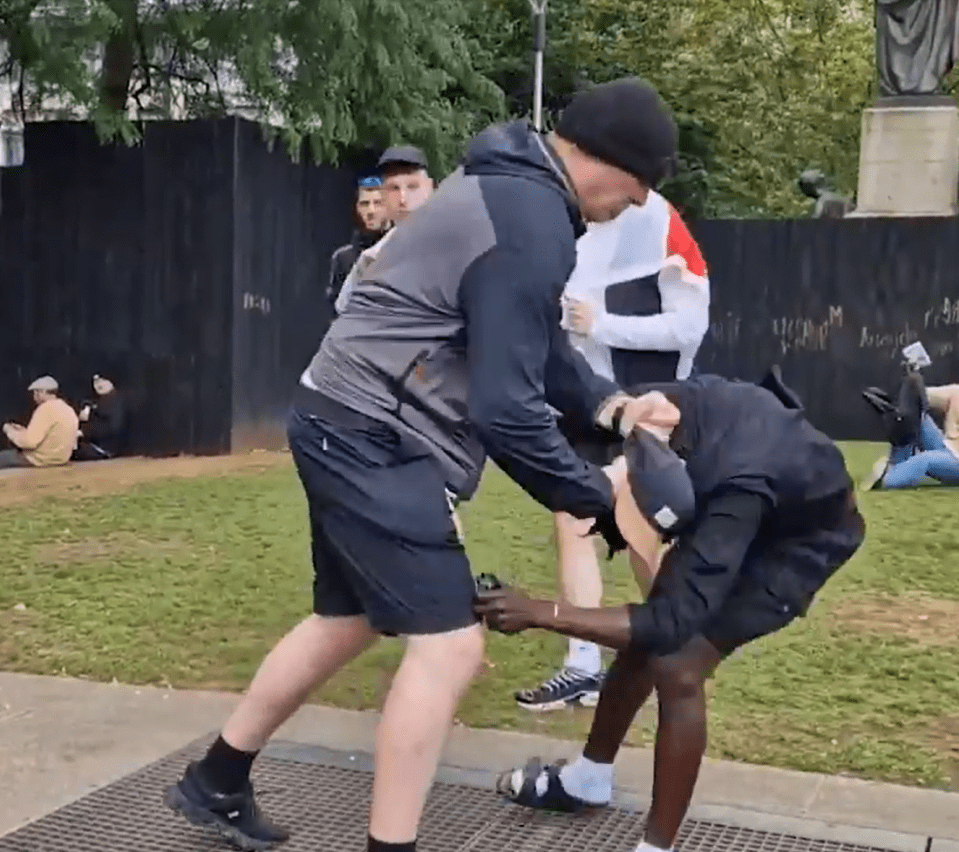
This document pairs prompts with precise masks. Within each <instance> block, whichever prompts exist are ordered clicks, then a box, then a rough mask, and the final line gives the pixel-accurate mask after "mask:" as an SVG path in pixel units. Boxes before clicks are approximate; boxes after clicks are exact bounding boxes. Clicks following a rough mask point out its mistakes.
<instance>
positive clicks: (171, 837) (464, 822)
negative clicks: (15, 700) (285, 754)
mask: <svg viewBox="0 0 959 852" xmlns="http://www.w3.org/2000/svg"><path fill="white" fill-rule="evenodd" d="M203 750H204V743H203V742H200V743H196V744H193V745H191V746H188V747H187V748H185V749H183V750H181V751H178V752H174V753H173V754H171V755H169V756H167V757H165V758H163V759H162V760H160V761H158V762H157V763H154V764H151V765H150V766H147V767H145V768H144V769H141V770H139V771H138V772H135V773H133V774H132V775H129V776H127V777H125V778H122V779H120V780H119V781H117V782H115V783H114V784H111V785H110V786H108V787H104V788H103V789H101V790H98V791H96V792H94V793H91V794H90V795H88V796H85V797H84V798H82V799H80V800H79V801H76V802H74V803H72V804H70V805H67V806H66V807H64V808H61V809H60V810H58V811H55V812H54V813H52V814H50V815H49V816H46V817H44V818H42V819H40V820H37V821H36V822H34V823H31V824H30V825H27V826H25V827H23V828H21V829H18V830H16V831H14V832H13V833H11V834H8V835H6V836H5V837H0V852H127V850H131V849H145V850H150V852H225V850H227V849H228V848H229V847H228V846H227V845H226V844H225V843H224V842H223V841H222V840H220V839H219V838H218V837H216V836H213V835H211V834H209V833H207V832H204V831H202V830H200V829H196V828H193V827H192V826H190V825H189V824H187V823H186V822H185V821H184V820H183V819H182V818H180V817H178V816H175V815H174V814H172V813H170V812H169V811H168V810H167V809H166V808H165V807H164V806H163V804H162V801H161V796H162V791H163V790H164V789H165V787H166V786H167V785H168V784H170V783H171V782H172V781H174V780H175V779H176V778H177V776H178V775H179V773H180V772H181V771H182V768H183V766H184V765H185V763H186V762H187V761H188V760H192V759H194V758H196V757H198V756H199V755H200V754H202V753H203ZM365 762H366V761H362V762H361V763H360V764H354V766H356V767H359V766H361V765H362V764H363V763H365ZM371 780H372V777H371V775H370V773H369V772H368V771H365V770H364V769H362V768H350V767H349V765H346V766H343V765H331V764H326V763H318V762H315V761H314V762H304V761H298V760H295V759H289V758H277V757H273V756H267V755H264V756H262V757H261V758H260V760H259V761H258V762H257V769H256V771H255V775H254V783H255V785H256V787H257V790H258V797H259V800H260V802H261V804H262V806H263V808H264V810H266V812H267V813H269V814H270V815H271V816H272V817H274V818H275V819H276V820H277V821H278V822H280V823H281V824H283V825H285V826H286V827H288V828H289V829H290V830H291V831H292V833H293V836H292V838H291V839H290V841H289V842H287V843H285V844H283V845H282V846H281V847H278V848H279V849H282V850H283V852H316V850H324V852H362V850H364V849H365V848H366V819H367V811H368V808H369V798H370V787H371ZM641 833H642V815H641V814H640V813H637V812H634V811H629V810H625V809H620V808H608V809H606V810H604V811H601V812H598V813H596V814H594V815H590V816H578V817H571V816H566V815H560V814H544V813H537V812H535V811H530V810H527V809H525V808H520V807H516V806H513V805H509V804H506V803H504V802H502V801H501V800H499V799H498V798H497V797H496V796H495V795H494V794H493V793H492V792H491V791H490V790H486V789H482V788H479V787H477V786H475V785H472V784H468V785H464V784H453V783H444V782H440V783H437V784H436V785H434V788H433V792H432V794H431V796H430V799H429V801H428V803H427V807H426V813H425V815H424V820H423V827H422V830H421V833H420V840H419V843H418V847H419V848H420V849H421V850H423V852H467V850H469V852H557V850H566V849H575V850H577V852H631V850H633V849H635V847H636V845H637V844H638V843H639V840H640V837H641ZM677 848H678V850H680V852H886V850H882V849H878V848H876V847H867V846H856V845H852V844H847V843H838V842H834V841H823V840H811V839H808V838H802V837H799V836H794V835H789V834H773V833H769V832H762V831H754V830H750V829H746V828H739V827H736V826H730V825H723V824H719V823H714V822H695V821H690V822H688V823H687V824H686V826H685V827H684V829H683V832H682V834H681V836H680V839H679V842H678V844H677Z"/></svg>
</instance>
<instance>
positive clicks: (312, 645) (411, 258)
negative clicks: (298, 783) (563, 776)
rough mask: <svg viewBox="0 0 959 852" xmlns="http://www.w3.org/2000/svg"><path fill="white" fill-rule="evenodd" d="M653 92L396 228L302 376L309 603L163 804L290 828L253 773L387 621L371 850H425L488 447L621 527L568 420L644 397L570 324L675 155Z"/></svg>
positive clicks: (569, 130)
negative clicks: (567, 331)
mask: <svg viewBox="0 0 959 852" xmlns="http://www.w3.org/2000/svg"><path fill="white" fill-rule="evenodd" d="M676 139H677V134H676V125H675V123H674V121H673V119H672V117H671V116H670V114H669V112H668V110H667V109H666V107H665V104H663V102H662V101H661V99H660V98H659V96H658V95H657V94H656V92H655V91H654V90H652V89H651V88H650V87H648V86H646V85H645V84H642V83H640V82H639V81H636V80H619V81H615V82H612V83H607V84H603V85H600V86H597V87H595V88H593V89H591V90H589V91H586V92H584V93H582V94H580V95H579V96H578V97H577V98H576V99H575V100H574V101H573V102H572V103H571V104H570V106H569V107H568V108H567V109H566V111H565V112H564V114H563V116H562V119H561V121H560V122H559V125H558V127H557V130H556V132H555V133H554V134H550V135H549V136H548V137H543V136H542V135H540V134H538V133H537V132H536V131H535V130H533V128H532V127H531V126H530V125H529V123H528V122H515V123H511V124H507V125H504V126H496V127H492V128H490V129H488V130H487V131H485V132H484V133H482V134H480V136H479V137H477V138H476V139H475V140H474V141H473V142H472V144H471V145H470V147H469V150H468V152H467V154H466V156H465V158H464V160H463V163H462V165H461V166H460V168H458V169H457V171H456V172H455V173H454V174H453V175H451V176H450V177H449V178H448V179H447V180H445V181H444V182H443V184H442V185H441V186H440V187H439V188H438V189H437V191H436V192H435V194H434V195H433V196H432V197H431V198H430V199H429V200H428V201H427V202H426V203H425V204H424V205H423V206H422V207H421V208H420V209H419V210H418V211H417V212H416V213H415V214H414V215H412V216H410V217H409V218H407V219H406V220H404V222H403V223H402V225H401V226H399V227H397V228H396V229H394V231H392V234H391V236H390V238H389V239H388V240H387V241H386V242H385V243H383V244H382V246H381V248H380V250H379V251H378V253H377V256H376V259H375V260H373V262H372V263H370V264H369V266H368V267H367V268H366V269H365V270H364V272H363V275H362V278H361V279H360V280H358V281H357V283H356V286H355V289H354V290H353V292H352V293H351V295H350V296H349V299H348V301H347V302H346V304H345V305H344V309H343V311H342V313H341V314H340V316H339V317H338V318H337V319H336V320H335V321H334V322H333V324H332V326H331V327H330V330H329V332H328V333H327V335H326V337H325V338H324V339H323V343H322V345H321V347H320V350H319V352H318V353H317V355H316V356H315V357H314V359H313V361H312V362H311V364H310V365H309V367H308V368H307V369H306V371H305V372H304V373H303V376H302V378H301V387H300V388H299V394H298V397H297V399H296V402H295V405H294V409H293V412H292V414H291V417H290V421H289V429H288V433H289V441H290V448H291V450H292V453H293V459H294V461H295V463H296V468H297V472H298V473H299V476H300V480H301V482H302V484H303V487H304V490H305V492H306V497H307V505H308V508H309V517H310V526H311V532H312V544H313V568H314V582H313V614H312V615H310V616H309V617H307V618H306V619H305V620H304V621H302V622H301V623H300V624H299V625H298V626H297V627H295V628H294V629H293V630H292V631H291V632H290V633H289V634H288V635H287V636H286V637H285V638H284V639H282V640H281V641H280V643H279V644H278V645H277V646H276V648H274V649H273V651H272V652H271V653H270V654H269V656H268V657H267V658H266V660H264V662H263V664H262V665H261V667H260V670H259V671H258V672H257V674H256V677H255V678H254V680H253V683H252V684H251V685H250V687H249V690H248V691H247V693H246V695H245V697H244V698H243V700H242V702H241V703H240V705H239V706H238V707H237V709H236V711H235V712H234V713H233V715H232V716H231V717H230V719H229V720H228V721H227V723H226V725H225V726H224V728H223V729H222V732H221V734H220V736H219V737H218V739H217V740H216V741H215V742H214V744H213V745H212V746H211V747H210V749H209V751H208V753H207V754H206V756H205V757H204V758H203V759H202V760H200V761H198V762H197V763H194V764H191V765H190V766H189V767H188V768H187V770H186V772H185V774H184V776H183V778H182V779H181V780H180V781H179V782H178V783H177V784H176V785H174V786H173V787H171V788H170V789H169V790H168V791H167V799H166V800H167V803H168V805H169V806H170V807H172V808H174V809H175V810H177V811H179V812H180V813H182V814H183V815H184V816H186V817H187V819H189V820H190V821H192V822H194V823H197V824H201V825H210V826H212V827H214V828H216V829H217V830H219V831H220V832H221V833H222V834H223V835H224V836H225V837H227V838H228V839H230V840H232V841H233V842H234V843H236V844H237V845H239V846H240V847H241V848H244V849H263V848H267V847H269V845H270V844H272V843H274V842H277V841H280V840H283V839H284V838H285V837H286V836H287V833H286V831H285V830H283V829H281V828H279V827H277V826H276V825H274V824H273V823H272V822H271V821H270V820H268V819H267V818H266V817H265V816H264V815H263V814H261V813H260V811H259V809H258V807H257V805H256V803H255V799H254V795H253V788H252V786H251V784H250V768H251V765H252V764H253V761H254V760H255V758H256V755H257V753H258V751H259V750H260V749H261V748H262V747H263V745H264V744H265V743H266V741H267V739H268V738H269V737H270V736H271V735H272V734H273V732H274V731H275V730H276V729H277V728H278V727H279V726H280V725H281V724H282V723H283V722H284V721H285V720H286V719H287V718H288V717H289V716H290V715H291V714H292V713H293V712H294V711H295V710H296V709H297V708H298V707H299V706H300V704H301V703H302V702H303V701H304V700H305V699H306V697H307V696H308V695H309V694H310V693H311V692H312V691H313V690H314V689H315V688H316V687H317V686H318V685H319V684H321V683H322V682H323V681H325V680H326V679H327V678H329V677H330V676H331V675H333V674H334V673H335V672H336V671H338V670H339V669H340V668H342V666H344V665H345V664H346V663H347V662H349V661H350V660H351V659H353V658H354V657H356V656H357V655H359V654H361V653H362V652H363V651H365V650H366V649H367V648H369V647H370V645H372V644H373V642H374V641H375V640H376V639H377V637H378V636H381V635H387V636H401V637H403V638H404V639H405V645H406V648H405V654H404V657H403V660H402V663H401V664H400V667H399V669H398V671H397V672H396V675H395V677H394V679H393V683H392V686H391V688H390V692H389V695H388V696H387V698H386V702H385V704H384V706H383V714H382V719H381V721H380V725H379V729H378V731H377V740H376V754H375V773H374V781H373V799H372V805H371V809H370V815H369V839H368V849H369V852H413V850H414V849H415V846H416V837H417V831H418V826H419V821H420V817H421V814H422V811H423V806H424V802H425V800H426V796H427V793H428V791H429V788H430V786H431V784H432V780H433V776H434V774H435V772H436V767H437V763H438V761H439V757H440V753H441V751H442V748H443V744H444V742H445V740H446V736H447V734H448V731H449V728H450V726H451V724H452V720H453V714H454V711H455V708H456V706H457V703H458V702H459V700H460V697H461V696H462V695H463V692H464V691H465V690H466V688H467V686H468V685H469V683H470V681H471V680H472V679H473V677H474V676H475V674H476V672H477V671H478V669H479V667H480V665H481V663H482V659H483V633H482V629H481V627H480V625H479V623H478V621H477V619H476V617H475V615H474V613H473V593H474V590H475V586H474V581H473V575H472V571H471V568H470V564H469V560H468V559H467V556H466V552H465V550H464V548H463V543H462V541H461V540H460V537H459V536H458V534H457V531H456V526H455V522H454V517H453V505H454V503H455V502H456V501H457V500H462V499H468V498H470V497H472V495H473V494H474V493H475V491H476V488H477V486H478V484H479V480H480V476H481V474H482V470H483V465H484V463H485V459H486V457H487V455H489V457H491V458H492V459H493V460H494V461H496V462H497V464H499V466H500V467H501V468H502V469H503V470H504V471H505V472H506V473H507V474H508V475H509V476H510V477H512V479H513V480H515V481H516V482H517V483H519V485H521V486H522V487H523V488H524V489H525V490H526V491H527V492H528V493H529V494H530V495H531V496H532V497H533V498H534V499H536V500H537V501H539V502H540V503H541V504H542V505H543V506H545V507H547V508H548V509H550V510H552V511H564V512H568V513H569V514H571V515H573V516H574V517H579V518H593V517H596V518H600V519H607V521H608V522H610V523H611V518H612V512H613V499H614V492H613V488H612V482H611V480H610V478H609V476H608V475H607V474H606V473H604V471H603V470H602V469H601V468H600V467H597V466H595V465H592V464H589V463H588V462H585V461H583V460H582V459H580V458H579V457H578V456H577V455H576V454H575V453H574V452H573V450H572V448H571V447H570V446H569V444H568V443H567V442H566V440H565V439H564V438H563V436H562V435H561V434H560V432H559V430H558V428H557V426H556V421H555V419H554V417H553V415H552V414H551V413H550V411H549V409H548V407H547V400H548V401H549V403H550V404H551V405H553V406H554V407H555V408H556V409H558V410H560V411H562V412H563V413H564V416H566V417H570V418H572V419H573V420H576V421H579V422H584V423H599V424H601V425H602V426H603V427H604V428H610V429H613V428H616V427H617V425H618V426H619V428H620V429H627V428H629V427H631V425H632V423H633V422H634V421H635V419H636V417H637V416H638V413H639V408H638V405H637V403H636V402H635V401H634V400H632V399H630V398H629V397H628V396H626V395H624V394H623V393H622V391H621V390H620V389H619V388H618V387H617V385H615V384H614V383H612V382H609V381H606V380H604V379H602V378H600V377H598V376H596V375H594V374H593V373H592V372H591V371H590V370H589V369H588V367H587V365H586V362H585V361H584V360H583V359H582V357H581V356H579V355H578V354H577V353H575V352H574V351H573V350H572V349H571V348H570V347H569V344H568V340H567V339H566V336H565V335H564V334H562V333H561V331H560V327H559V321H560V297H561V294H562V290H563V285H564V284H565V282H566V280H567V279H568V278H569V275H570V272H571V271H572V268H573V264H574V258H575V249H576V238H577V237H578V236H579V235H580V234H581V233H582V232H583V228H584V226H583V220H584V219H587V220H606V219H612V218H613V217H615V216H616V215H618V214H619V213H620V212H622V211H623V210H624V209H625V208H626V207H627V206H628V205H629V204H632V203H642V202H643V201H644V200H645V197H646V194H647V192H648V186H647V185H646V183H645V179H644V176H645V175H649V174H651V173H654V172H655V171H656V170H665V169H666V168H668V166H669V164H670V163H671V162H672V161H673V159H674V157H675V153H676Z"/></svg>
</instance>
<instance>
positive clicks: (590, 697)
mask: <svg viewBox="0 0 959 852" xmlns="http://www.w3.org/2000/svg"><path fill="white" fill-rule="evenodd" d="M602 686H603V673H602V672H600V673H599V674H594V675H593V674H588V673H586V672H583V671H580V670H579V669H571V668H563V669H560V670H559V671H558V672H557V673H556V674H554V675H553V676H552V677H551V678H550V679H549V680H547V681H544V682H543V683H541V684H540V685H539V686H537V687H536V688H535V689H521V690H520V691H519V692H517V693H516V696H515V697H516V703H517V704H519V706H520V707H523V708H525V709H526V710H536V711H538V712H545V711H549V710H561V709H562V708H563V707H568V706H569V705H570V704H581V705H582V706H583V707H595V706H596V704H597V703H598V702H599V691H600V689H601V688H602Z"/></svg>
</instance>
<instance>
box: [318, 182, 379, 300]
mask: <svg viewBox="0 0 959 852" xmlns="http://www.w3.org/2000/svg"><path fill="white" fill-rule="evenodd" d="M353 218H354V221H355V224H356V228H355V230H354V231H353V238H352V239H351V240H350V241H349V242H348V243H347V244H346V245H344V246H340V247H339V248H338V249H337V250H336V251H335V252H333V256H332V257H331V258H330V282H329V284H328V285H327V288H326V298H327V300H328V301H329V303H330V305H335V304H336V297H337V296H339V295H340V290H342V289H343V282H344V281H346V276H347V275H349V274H350V270H351V269H352V268H353V264H355V263H356V261H357V260H358V259H359V257H360V254H361V253H362V252H363V251H364V250H365V249H368V248H370V247H371V246H373V245H376V243H377V242H379V240H380V239H381V238H382V236H383V234H384V233H386V230H387V228H388V227H389V219H387V216H386V208H385V207H384V204H383V181H382V180H381V179H380V177H379V176H378V175H373V176H372V177H364V178H360V180H359V182H358V184H357V187H356V204H355V206H354V208H353Z"/></svg>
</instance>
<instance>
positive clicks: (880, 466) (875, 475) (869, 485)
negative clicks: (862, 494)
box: [859, 455, 889, 491]
mask: <svg viewBox="0 0 959 852" xmlns="http://www.w3.org/2000/svg"><path fill="white" fill-rule="evenodd" d="M887 470H889V456H888V455H885V456H882V457H881V458H878V459H876V463H875V464H874V465H873V466H872V470H871V471H870V472H869V475H868V476H866V478H865V479H863V481H862V482H860V483H859V489H860V490H861V491H878V490H879V489H880V488H882V480H883V477H884V476H885V475H886V471H887Z"/></svg>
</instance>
